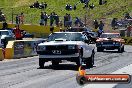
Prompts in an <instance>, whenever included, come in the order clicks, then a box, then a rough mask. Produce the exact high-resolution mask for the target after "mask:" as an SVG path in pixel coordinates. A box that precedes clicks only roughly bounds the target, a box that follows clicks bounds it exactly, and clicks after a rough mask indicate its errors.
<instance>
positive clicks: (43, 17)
mask: <svg viewBox="0 0 132 88" xmlns="http://www.w3.org/2000/svg"><path fill="white" fill-rule="evenodd" d="M48 20H49V22H50V26H54V25H56V26H59V27H62V25H63V24H64V27H71V26H72V25H73V24H74V25H75V26H77V25H78V26H84V24H83V22H82V21H81V19H79V18H78V17H76V18H75V21H74V22H73V19H72V16H71V15H70V14H68V13H66V14H65V16H64V23H63V22H62V21H61V20H60V16H59V15H58V14H56V13H55V12H52V13H51V14H50V15H48V14H47V13H46V12H41V14H40V25H44V26H47V23H48V22H47V21H48Z"/></svg>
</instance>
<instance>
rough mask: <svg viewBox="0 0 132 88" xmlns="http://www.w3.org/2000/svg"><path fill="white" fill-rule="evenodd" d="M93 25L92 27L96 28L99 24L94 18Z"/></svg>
mask: <svg viewBox="0 0 132 88" xmlns="http://www.w3.org/2000/svg"><path fill="white" fill-rule="evenodd" d="M93 25H94V28H95V29H97V28H98V26H99V24H98V21H97V20H94V23H93Z"/></svg>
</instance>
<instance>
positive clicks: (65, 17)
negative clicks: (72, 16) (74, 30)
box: [64, 13, 68, 27]
mask: <svg viewBox="0 0 132 88" xmlns="http://www.w3.org/2000/svg"><path fill="white" fill-rule="evenodd" d="M67 22H68V14H67V13H66V15H65V16H64V27H67Z"/></svg>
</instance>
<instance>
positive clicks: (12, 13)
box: [11, 8, 13, 24]
mask: <svg viewBox="0 0 132 88" xmlns="http://www.w3.org/2000/svg"><path fill="white" fill-rule="evenodd" d="M11 11H12V24H13V8H11Z"/></svg>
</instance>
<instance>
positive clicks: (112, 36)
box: [100, 34, 120, 38]
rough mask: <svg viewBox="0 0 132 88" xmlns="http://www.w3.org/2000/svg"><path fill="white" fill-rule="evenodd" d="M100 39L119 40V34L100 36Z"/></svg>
mask: <svg viewBox="0 0 132 88" xmlns="http://www.w3.org/2000/svg"><path fill="white" fill-rule="evenodd" d="M100 38H120V34H102V35H101V36H100Z"/></svg>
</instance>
